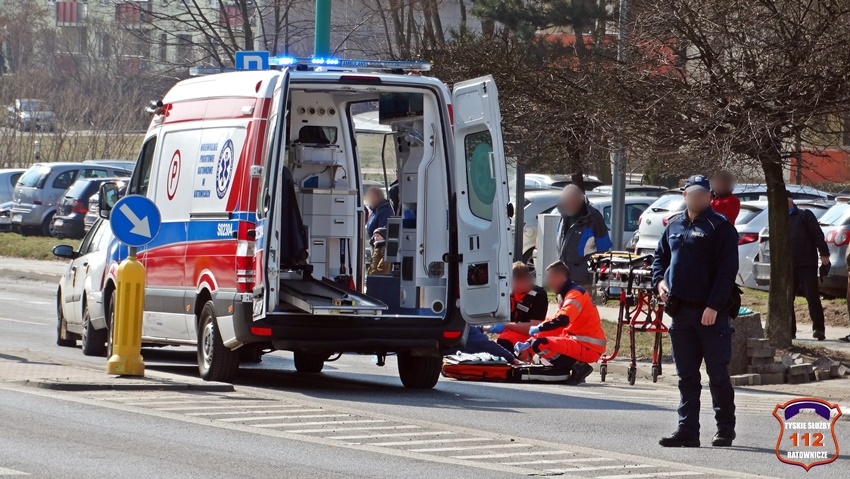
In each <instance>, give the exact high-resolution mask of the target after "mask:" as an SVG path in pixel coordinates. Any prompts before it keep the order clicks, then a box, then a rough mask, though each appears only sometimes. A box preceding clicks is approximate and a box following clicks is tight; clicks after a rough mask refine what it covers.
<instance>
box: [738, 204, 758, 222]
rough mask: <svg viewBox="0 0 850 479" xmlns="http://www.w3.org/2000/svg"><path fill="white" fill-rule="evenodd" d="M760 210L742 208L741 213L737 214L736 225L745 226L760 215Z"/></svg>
mask: <svg viewBox="0 0 850 479" xmlns="http://www.w3.org/2000/svg"><path fill="white" fill-rule="evenodd" d="M761 212H762V210H761V208H746V207H742V208H741V212H740V213H738V217H737V218H736V219H735V224H736V225H745V224H747V223H749V222H750V221H752V219H753V218H755V217H756V216H758V214H759V213H761Z"/></svg>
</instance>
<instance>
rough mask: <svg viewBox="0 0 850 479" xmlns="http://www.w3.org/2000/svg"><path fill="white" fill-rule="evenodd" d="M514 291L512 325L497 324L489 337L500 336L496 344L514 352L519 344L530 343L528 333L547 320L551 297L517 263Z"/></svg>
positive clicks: (514, 270)
mask: <svg viewBox="0 0 850 479" xmlns="http://www.w3.org/2000/svg"><path fill="white" fill-rule="evenodd" d="M513 280H514V282H513V291H512V292H511V322H510V323H503V324H497V325H495V326H493V327H492V328H490V330H489V331H487V332H488V333H491V334H498V335H499V337H498V339H497V340H496V342H497V343H499V345H501V346H502V347H503V348H506V349H510V350H511V351H513V350H514V346H515V345H516V343H522V342H525V341H528V339H529V338H530V337H531V335H530V334H528V330H529V329H531V328H532V327H534V326H537V325H539V324H540V323H542V322H543V320H545V319H546V314H547V313H548V312H549V297H548V295H547V294H546V290H545V289H543V288H541V287H540V286H537V285H536V284H534V278H533V276H532V274H531V271H530V270H529V269H528V265H527V264H525V263H523V262H521V261H517V262H516V263H514V265H513Z"/></svg>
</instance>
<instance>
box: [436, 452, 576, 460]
mask: <svg viewBox="0 0 850 479" xmlns="http://www.w3.org/2000/svg"><path fill="white" fill-rule="evenodd" d="M561 454H571V455H572V454H575V453H574V452H572V451H530V452H506V453H502V454H488V455H487V456H486V457H487V459H504V458H506V457H517V456H549V455H552V456H560V455H561ZM452 457H453V458H455V459H481V458H482V457H485V456H482V455H481V454H473V455H471V456H452Z"/></svg>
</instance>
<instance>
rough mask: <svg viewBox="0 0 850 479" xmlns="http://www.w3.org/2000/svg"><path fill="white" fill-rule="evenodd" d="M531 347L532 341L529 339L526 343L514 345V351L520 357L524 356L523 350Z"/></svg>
mask: <svg viewBox="0 0 850 479" xmlns="http://www.w3.org/2000/svg"><path fill="white" fill-rule="evenodd" d="M530 347H531V341H528V342H526V343H516V345H515V346H514V352H515V353H516V355H517V356H518V357H520V356H522V353H523V351H525V350H527V349H528V348H530Z"/></svg>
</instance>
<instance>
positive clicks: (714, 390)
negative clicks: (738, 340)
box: [652, 175, 738, 447]
mask: <svg viewBox="0 0 850 479" xmlns="http://www.w3.org/2000/svg"><path fill="white" fill-rule="evenodd" d="M684 195H685V203H686V204H687V209H686V210H685V211H684V212H683V213H681V214H678V215H676V216H673V217H672V218H671V219H670V221H669V223H668V224H667V228H666V229H665V230H664V234H663V235H662V236H661V239H660V240H659V242H658V247H657V248H656V250H655V260H654V262H653V263H652V284H653V286H655V288H656V289H657V290H658V296H659V297H660V298H661V300H662V301H664V302H666V303H667V308H666V310H665V312H666V313H669V314H670V317H672V318H673V323H672V325H671V326H670V342H671V343H672V346H673V363H674V364H675V365H676V371H677V372H678V374H679V395H680V402H679V409H678V412H679V425H678V428H677V429H676V432H674V433H673V434H672V435H671V436H669V437H665V438H663V439H661V440H660V441H659V444H660V445H662V446H664V447H699V446H700V439H699V430H700V424H699V410H700V391H701V390H702V384H701V382H700V365H701V364H702V362H703V361H705V370H706V373H708V387H709V389H710V390H711V399H712V402H713V406H714V418H715V420H716V422H717V434H715V436H714V438H713V439H712V441H711V444H712V445H713V446H731V445H732V441H733V440H734V439H735V390H734V389H733V388H732V381H731V380H730V378H729V368H728V366H729V360H730V357H731V351H732V350H731V348H732V332H733V331H734V329H732V326H731V324H730V322H729V308H730V307H731V304H730V303H731V301H730V299H731V297H732V294H733V289H734V288H735V275H736V274H737V271H738V234H737V232H736V231H735V227H734V226H732V224H731V223H729V221H728V220H727V219H726V217H725V216H723V215H721V214H719V213H716V212H714V211H713V210H712V209H711V193H710V191H709V184H708V179H706V178H705V177H704V176H701V175H696V176H692V177H690V178H688V182H687V183H686V185H685V191H684Z"/></svg>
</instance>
